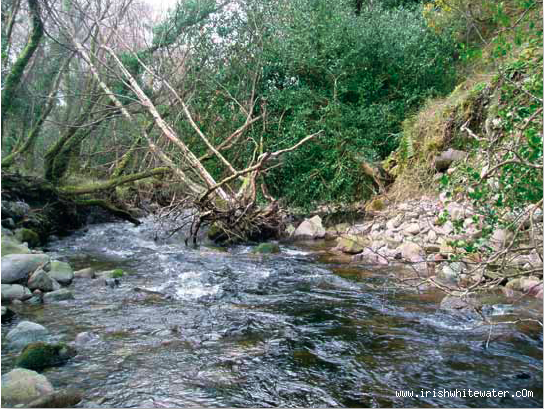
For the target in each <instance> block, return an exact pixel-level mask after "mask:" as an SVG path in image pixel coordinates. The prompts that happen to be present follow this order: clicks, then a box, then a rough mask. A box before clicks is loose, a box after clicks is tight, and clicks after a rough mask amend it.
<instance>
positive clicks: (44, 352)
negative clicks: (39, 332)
mask: <svg viewBox="0 0 544 409" xmlns="http://www.w3.org/2000/svg"><path fill="white" fill-rule="evenodd" d="M76 355H77V351H76V350H75V348H73V347H71V346H69V345H66V344H64V343H59V344H46V343H44V342H33V343H31V344H29V345H27V346H26V347H25V348H24V349H23V351H22V352H21V354H20V355H19V357H18V358H17V360H16V361H15V365H17V366H20V367H21V368H26V369H43V368H48V367H50V366H58V365H62V364H64V363H65V362H66V361H68V360H69V359H70V358H73V357H74V356H76Z"/></svg>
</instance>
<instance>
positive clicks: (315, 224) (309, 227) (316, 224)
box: [293, 216, 326, 240]
mask: <svg viewBox="0 0 544 409" xmlns="http://www.w3.org/2000/svg"><path fill="white" fill-rule="evenodd" d="M325 234H326V230H325V228H324V227H323V223H322V221H321V217H319V216H314V217H312V218H311V219H306V220H304V221H303V222H302V223H301V224H300V225H299V226H298V227H297V229H296V230H295V233H294V234H293V236H294V237H295V238H296V239H302V240H304V239H322V238H324V237H325Z"/></svg>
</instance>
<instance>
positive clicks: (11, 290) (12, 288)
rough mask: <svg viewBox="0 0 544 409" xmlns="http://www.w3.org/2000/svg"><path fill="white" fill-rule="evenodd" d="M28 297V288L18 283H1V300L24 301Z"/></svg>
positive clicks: (29, 293)
mask: <svg viewBox="0 0 544 409" xmlns="http://www.w3.org/2000/svg"><path fill="white" fill-rule="evenodd" d="M30 297H32V293H31V292H30V290H29V289H28V288H26V287H24V286H22V285H20V284H2V302H12V301H14V300H19V301H24V300H27V299H29V298H30Z"/></svg>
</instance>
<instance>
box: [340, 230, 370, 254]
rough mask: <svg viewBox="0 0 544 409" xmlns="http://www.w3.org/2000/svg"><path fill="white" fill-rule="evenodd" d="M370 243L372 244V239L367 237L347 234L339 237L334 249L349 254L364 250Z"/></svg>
mask: <svg viewBox="0 0 544 409" xmlns="http://www.w3.org/2000/svg"><path fill="white" fill-rule="evenodd" d="M368 245H370V240H368V239H367V238H365V237H361V236H356V235H353V234H346V235H343V236H340V237H338V239H337V240H336V247H335V248H334V250H336V251H341V252H342V253H347V254H357V253H360V252H362V251H363V250H364V249H365V247H366V246H368Z"/></svg>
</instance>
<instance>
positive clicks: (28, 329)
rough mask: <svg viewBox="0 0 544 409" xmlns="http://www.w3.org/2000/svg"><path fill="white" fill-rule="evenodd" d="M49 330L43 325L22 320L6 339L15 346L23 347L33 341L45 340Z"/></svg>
mask: <svg viewBox="0 0 544 409" xmlns="http://www.w3.org/2000/svg"><path fill="white" fill-rule="evenodd" d="M48 335H49V331H48V330H47V328H45V327H44V326H43V325H40V324H36V323H35V322H30V321H21V322H20V323H19V324H18V325H17V326H16V327H15V328H13V329H12V330H11V331H10V332H8V334H7V335H6V340H7V341H8V342H9V344H10V345H12V346H14V347H15V348H18V349H22V348H24V347H26V346H27V345H28V344H31V343H33V342H39V341H45V339H46V338H47V336H48Z"/></svg>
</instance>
